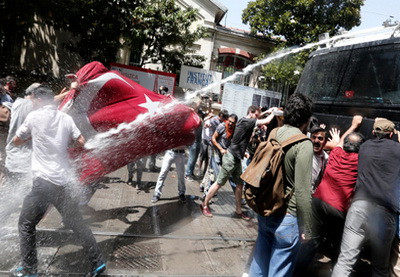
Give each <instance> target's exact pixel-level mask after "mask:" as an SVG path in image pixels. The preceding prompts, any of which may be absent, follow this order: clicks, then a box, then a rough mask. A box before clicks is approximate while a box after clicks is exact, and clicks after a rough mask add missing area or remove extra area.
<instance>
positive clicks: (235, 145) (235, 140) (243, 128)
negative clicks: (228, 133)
mask: <svg viewBox="0 0 400 277" xmlns="http://www.w3.org/2000/svg"><path fill="white" fill-rule="evenodd" d="M256 122H257V119H255V118H247V117H243V118H242V119H240V120H239V121H238V123H237V124H236V128H235V132H234V133H233V136H232V140H231V145H230V146H229V147H228V151H229V152H230V153H231V154H232V155H233V156H234V157H235V158H236V159H239V160H240V159H242V158H243V156H244V153H245V152H246V147H247V144H248V143H249V141H250V138H251V135H252V133H253V129H254V127H255V126H256Z"/></svg>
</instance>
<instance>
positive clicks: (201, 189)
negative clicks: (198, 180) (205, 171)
mask: <svg viewBox="0 0 400 277" xmlns="http://www.w3.org/2000/svg"><path fill="white" fill-rule="evenodd" d="M200 192H204V185H203V184H200Z"/></svg>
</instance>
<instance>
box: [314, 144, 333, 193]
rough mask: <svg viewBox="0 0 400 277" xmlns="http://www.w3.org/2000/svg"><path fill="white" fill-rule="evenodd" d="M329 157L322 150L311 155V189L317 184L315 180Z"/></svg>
mask: <svg viewBox="0 0 400 277" xmlns="http://www.w3.org/2000/svg"><path fill="white" fill-rule="evenodd" d="M328 158H329V155H328V154H327V153H326V152H325V151H323V150H322V153H321V154H319V155H318V154H315V153H314V155H313V168H312V189H313V190H314V189H315V188H316V186H317V185H318V184H316V182H317V181H318V176H319V174H320V172H321V170H323V169H324V168H325V165H326V162H327V160H328Z"/></svg>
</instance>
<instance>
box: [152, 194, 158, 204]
mask: <svg viewBox="0 0 400 277" xmlns="http://www.w3.org/2000/svg"><path fill="white" fill-rule="evenodd" d="M158 200H160V196H159V195H155V194H154V195H153V197H152V198H151V203H156V202H158Z"/></svg>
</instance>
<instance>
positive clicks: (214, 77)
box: [179, 65, 222, 94]
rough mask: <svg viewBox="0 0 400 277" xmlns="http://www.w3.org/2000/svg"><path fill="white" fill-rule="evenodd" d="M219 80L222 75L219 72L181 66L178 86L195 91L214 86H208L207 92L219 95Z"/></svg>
mask: <svg viewBox="0 0 400 277" xmlns="http://www.w3.org/2000/svg"><path fill="white" fill-rule="evenodd" d="M221 79H222V73H220V72H215V71H210V70H205V69H201V68H196V67H190V66H186V65H182V67H181V76H180V78H179V86H180V87H182V88H187V89H190V90H193V91H196V90H200V89H202V88H205V87H208V86H210V85H212V84H215V86H210V89H209V90H207V92H213V93H218V94H219V93H220V85H217V84H220V83H221Z"/></svg>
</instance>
